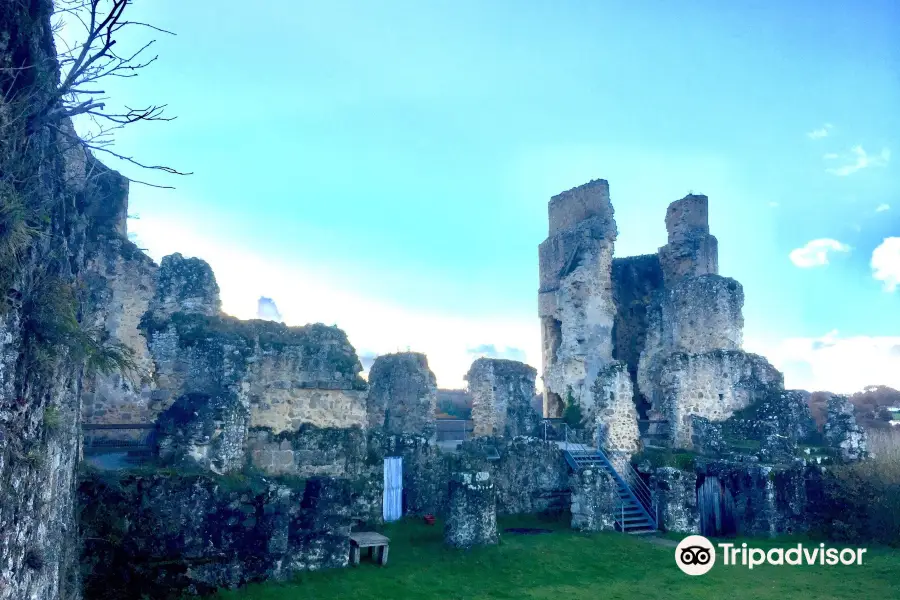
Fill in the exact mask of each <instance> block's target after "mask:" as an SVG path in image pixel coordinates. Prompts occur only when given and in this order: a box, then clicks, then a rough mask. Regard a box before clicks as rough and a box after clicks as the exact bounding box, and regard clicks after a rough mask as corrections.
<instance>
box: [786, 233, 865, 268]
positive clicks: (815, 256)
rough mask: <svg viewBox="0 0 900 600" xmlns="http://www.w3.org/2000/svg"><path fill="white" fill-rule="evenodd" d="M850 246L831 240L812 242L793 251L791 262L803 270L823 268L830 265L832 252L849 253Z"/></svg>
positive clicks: (823, 239)
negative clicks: (829, 255)
mask: <svg viewBox="0 0 900 600" xmlns="http://www.w3.org/2000/svg"><path fill="white" fill-rule="evenodd" d="M849 251H850V246H848V245H847V244H842V243H841V242H839V241H837V240H833V239H830V238H821V239H818V240H810V241H808V242H807V243H806V245H805V246H803V247H801V248H796V249H794V250H792V251H791V253H790V254H789V257H790V259H791V262H792V263H794V264H795V265H796V266H798V267H800V268H801V269H809V268H811V267H823V266H825V265H827V264H828V254H829V253H830V252H849Z"/></svg>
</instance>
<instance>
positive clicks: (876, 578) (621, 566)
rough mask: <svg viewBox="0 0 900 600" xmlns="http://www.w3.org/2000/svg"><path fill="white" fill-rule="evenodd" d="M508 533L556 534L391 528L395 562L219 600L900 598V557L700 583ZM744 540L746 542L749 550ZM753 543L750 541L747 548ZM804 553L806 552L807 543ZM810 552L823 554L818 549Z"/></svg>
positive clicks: (662, 561) (717, 574)
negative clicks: (475, 534)
mask: <svg viewBox="0 0 900 600" xmlns="http://www.w3.org/2000/svg"><path fill="white" fill-rule="evenodd" d="M500 526H501V528H503V527H542V528H546V529H553V530H554V531H553V533H549V534H544V535H528V536H523V535H511V534H504V535H502V543H501V544H500V545H498V546H493V547H485V548H477V549H474V550H471V551H459V550H452V549H449V548H445V547H444V546H443V543H442V529H441V524H440V523H437V524H436V525H434V526H432V527H429V526H427V525H425V524H423V523H421V522H419V521H415V522H413V521H409V522H400V523H396V524H393V525H390V526H387V527H385V529H384V533H385V534H386V535H388V536H389V537H390V538H391V549H390V557H389V562H388V565H387V566H386V567H383V568H382V567H378V566H377V565H375V564H373V563H372V562H368V561H367V559H366V558H364V559H363V563H362V564H361V565H360V566H359V567H357V568H347V569H336V570H330V571H323V572H318V573H308V574H304V575H303V576H302V577H300V578H298V579H297V580H296V581H294V582H292V583H289V584H272V583H267V584H259V585H253V586H249V587H247V588H244V589H241V590H238V591H234V592H223V593H221V594H219V595H218V596H217V598H218V599H219V600H293V599H306V598H309V599H313V598H314V599H316V600H327V599H331V598H335V599H337V598H340V599H346V600H369V599H371V600H391V599H404V600H406V599H410V600H413V599H416V600H452V599H458V598H459V599H461V598H466V599H493V598H501V599H502V598H508V599H519V598H533V599H539V600H544V599H547V600H551V599H552V600H581V599H584V600H607V599H609V600H612V599H630V598H641V599H660V600H663V599H665V600H674V599H684V600H701V599H707V598H710V599H712V598H716V599H719V598H760V599H772V600H776V599H777V600H788V599H790V600H793V599H806V598H809V599H821V600H827V599H831V598H841V599H844V598H854V599H858V600H881V599H884V600H888V599H896V598H900V551H898V550H890V549H879V548H869V550H868V552H867V553H866V554H865V560H864V564H863V565H862V566H842V565H839V566H834V567H828V566H780V567H779V566H768V565H764V566H761V567H756V568H754V569H753V570H752V571H751V570H748V569H747V568H746V567H726V566H722V565H721V559H719V560H718V561H717V563H716V566H715V567H714V568H713V569H712V571H710V572H709V573H707V574H706V575H701V576H698V577H690V576H688V575H685V574H683V573H682V572H681V571H680V570H679V569H678V567H677V566H676V565H675V560H674V552H675V549H674V548H673V547H671V546H663V545H661V544H658V543H652V542H651V541H649V540H647V539H642V538H639V537H632V536H627V535H622V534H618V533H602V534H592V535H584V534H579V533H575V532H573V531H570V530H568V529H567V528H566V527H565V526H564V524H559V523H547V522H541V521H537V520H525V519H515V520H501V523H500ZM740 541H741V540H738V544H740ZM747 541H750V540H747ZM799 541H804V540H800V539H796V538H792V539H789V538H784V539H779V540H759V539H754V540H752V543H751V545H752V546H756V547H764V548H765V547H784V548H787V547H789V546H791V545H793V546H796V544H797V543H798V542H799ZM804 543H806V542H805V541H804ZM809 545H810V546H812V545H818V544H817V543H814V542H809Z"/></svg>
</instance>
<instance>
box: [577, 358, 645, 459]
mask: <svg viewBox="0 0 900 600" xmlns="http://www.w3.org/2000/svg"><path fill="white" fill-rule="evenodd" d="M591 391H592V397H593V403H592V404H589V405H582V407H581V413H582V415H583V418H584V421H585V422H586V423H587V424H588V425H590V426H592V427H593V428H594V429H595V430H596V431H597V436H598V437H597V439H595V440H594V441H595V442H596V443H598V444H600V447H602V448H604V449H606V450H610V451H614V452H624V453H626V454H631V453H633V452H637V451H638V448H639V441H640V430H639V429H638V414H637V409H636V408H635V404H634V393H633V391H632V387H631V377H630V376H629V374H628V367H627V366H626V365H625V363H623V362H618V361H616V362H614V363H611V364H609V365H608V366H606V367H604V368H603V369H601V370H600V372H599V373H598V374H597V378H596V379H595V380H594V385H593V387H592V388H591Z"/></svg>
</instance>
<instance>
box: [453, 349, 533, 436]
mask: <svg viewBox="0 0 900 600" xmlns="http://www.w3.org/2000/svg"><path fill="white" fill-rule="evenodd" d="M536 376H537V371H536V370H535V369H534V368H533V367H530V366H528V365H526V364H524V363H520V362H517V361H514V360H504V359H498V358H479V359H477V360H476V361H474V362H473V363H472V366H471V368H470V369H469V372H468V373H467V374H466V381H467V382H468V386H469V393H470V394H471V395H472V421H473V427H474V431H473V434H474V435H476V436H494V435H497V436H504V437H507V438H512V437H515V436H518V435H534V434H535V432H536V431H537V427H538V423H539V421H540V419H539V417H538V415H537V413H535V411H534V408H533V407H532V405H531V403H532V400H533V399H534V381H535V377H536Z"/></svg>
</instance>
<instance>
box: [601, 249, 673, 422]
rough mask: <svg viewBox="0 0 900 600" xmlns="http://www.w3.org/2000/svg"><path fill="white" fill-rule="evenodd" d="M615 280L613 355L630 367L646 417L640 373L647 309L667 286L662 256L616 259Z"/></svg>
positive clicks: (613, 278)
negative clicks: (655, 296) (656, 294)
mask: <svg viewBox="0 0 900 600" xmlns="http://www.w3.org/2000/svg"><path fill="white" fill-rule="evenodd" d="M612 282H613V300H614V301H615V304H616V317H615V321H614V322H613V352H612V356H613V358H614V359H616V360H620V361H622V362H624V363H625V364H626V365H627V366H628V373H629V375H630V376H631V381H632V384H633V385H632V389H633V392H634V402H635V405H636V406H637V407H638V410H639V411H640V412H641V413H643V414H644V416H645V418H646V412H647V410H648V408H649V401H648V400H647V399H646V398H645V397H644V395H643V394H642V393H641V392H640V389H639V388H638V385H637V372H638V363H639V362H640V359H641V351H642V350H643V349H644V343H645V340H646V338H647V329H648V327H649V323H648V318H647V310H648V308H649V306H650V302H651V301H652V299H653V295H654V293H655V292H657V291H659V290H660V289H662V287H663V273H662V268H661V267H660V264H659V256H658V255H656V254H646V255H643V256H629V257H627V258H616V259H613V263H612Z"/></svg>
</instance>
